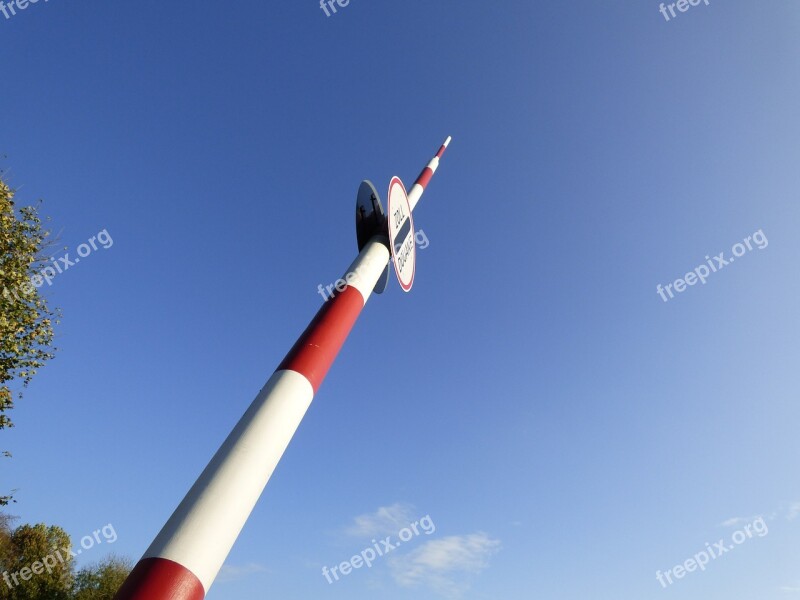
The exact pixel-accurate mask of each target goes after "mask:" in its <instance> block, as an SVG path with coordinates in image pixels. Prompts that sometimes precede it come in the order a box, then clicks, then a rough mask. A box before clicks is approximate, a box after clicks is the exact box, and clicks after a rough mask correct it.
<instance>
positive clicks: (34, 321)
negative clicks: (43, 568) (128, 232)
mask: <svg viewBox="0 0 800 600" xmlns="http://www.w3.org/2000/svg"><path fill="white" fill-rule="evenodd" d="M13 198H14V192H13V190H11V188H9V187H8V186H7V185H6V184H5V182H3V181H2V180H0V429H4V428H5V427H13V425H14V424H13V422H12V421H11V419H10V418H9V416H8V414H7V413H8V411H10V410H11V409H12V408H13V407H14V392H13V391H12V390H11V386H10V385H9V384H10V382H11V381H12V380H18V381H19V382H20V383H21V386H20V387H21V388H24V387H26V386H27V385H28V384H29V383H30V381H31V379H32V378H33V376H34V375H35V374H36V372H37V371H38V369H40V368H41V367H42V366H43V365H44V363H45V362H47V361H48V360H50V359H51V358H53V355H54V352H55V348H54V347H53V345H52V344H53V323H54V320H55V322H56V323H57V322H58V321H57V317H58V316H59V313H58V310H55V311H54V310H51V309H50V307H49V306H48V305H47V301H46V299H45V298H44V297H43V296H42V295H40V294H39V292H38V288H37V287H36V286H35V285H34V284H35V282H36V281H39V282H40V283H39V285H41V278H39V279H37V277H38V274H37V270H38V267H40V266H42V265H44V264H45V263H48V264H49V261H48V259H47V257H46V256H45V255H44V249H45V247H46V244H47V240H48V237H49V235H50V232H49V231H47V230H45V229H44V228H43V227H42V222H41V219H40V218H39V215H38V211H37V207H34V206H27V207H24V208H21V209H19V211H15V209H14V200H13ZM21 397H22V391H21V389H20V390H19V392H18V395H17V398H21ZM2 455H4V456H10V453H9V452H8V451H3V452H2ZM9 500H11V497H10V496H0V506H3V505H6V504H8V502H9Z"/></svg>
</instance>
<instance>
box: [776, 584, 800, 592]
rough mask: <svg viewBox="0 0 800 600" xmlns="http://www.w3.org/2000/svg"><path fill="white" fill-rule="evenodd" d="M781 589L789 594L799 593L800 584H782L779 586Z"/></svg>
mask: <svg viewBox="0 0 800 600" xmlns="http://www.w3.org/2000/svg"><path fill="white" fill-rule="evenodd" d="M781 591H782V592H788V593H790V594H800V586H791V585H784V586H782V587H781Z"/></svg>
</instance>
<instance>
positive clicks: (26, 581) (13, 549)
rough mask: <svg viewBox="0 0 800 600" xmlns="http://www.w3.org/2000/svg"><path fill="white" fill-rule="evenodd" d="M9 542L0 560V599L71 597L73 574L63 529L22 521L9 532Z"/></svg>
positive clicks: (62, 598)
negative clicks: (23, 523) (20, 524)
mask: <svg viewBox="0 0 800 600" xmlns="http://www.w3.org/2000/svg"><path fill="white" fill-rule="evenodd" d="M9 544H10V545H9V547H8V548H6V550H5V552H4V555H5V556H4V557H3V560H2V563H0V573H2V578H3V581H2V582H0V600H45V599H47V600H70V598H71V593H72V587H73V582H74V579H75V578H74V575H73V563H72V555H71V554H70V553H69V548H70V547H71V546H72V542H71V541H70V537H69V534H68V533H67V532H66V531H64V530H63V529H61V527H58V526H55V525H51V526H47V525H45V524H44V523H39V524H37V525H22V526H21V527H17V528H16V529H15V530H13V532H11V535H10V538H9ZM45 561H46V563H47V564H48V565H49V567H48V568H47V569H46V568H45V566H44V564H45ZM15 575H16V579H15V577H14V576H15Z"/></svg>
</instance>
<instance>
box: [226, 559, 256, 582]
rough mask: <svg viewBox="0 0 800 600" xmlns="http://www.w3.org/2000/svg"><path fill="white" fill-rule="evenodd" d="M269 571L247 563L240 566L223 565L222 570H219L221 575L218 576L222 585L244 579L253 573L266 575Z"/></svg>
mask: <svg viewBox="0 0 800 600" xmlns="http://www.w3.org/2000/svg"><path fill="white" fill-rule="evenodd" d="M267 571H268V569H267V567H265V566H264V565H259V564H256V563H247V564H246V565H239V566H235V565H222V568H221V569H220V570H219V575H217V581H218V582H220V583H225V582H226V581H236V580H238V579H244V578H245V577H247V576H248V575H252V574H253V573H265V572H267Z"/></svg>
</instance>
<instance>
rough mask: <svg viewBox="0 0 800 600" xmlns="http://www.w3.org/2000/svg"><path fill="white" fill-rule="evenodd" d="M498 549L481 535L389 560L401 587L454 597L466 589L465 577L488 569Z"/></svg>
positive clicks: (428, 544)
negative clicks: (416, 588) (421, 588)
mask: <svg viewBox="0 0 800 600" xmlns="http://www.w3.org/2000/svg"><path fill="white" fill-rule="evenodd" d="M499 550H500V541H499V540H495V539H492V538H490V537H489V536H488V535H487V534H485V533H483V532H478V533H472V534H469V535H455V536H450V537H446V538H442V539H440V540H431V541H429V542H425V543H424V544H423V545H422V546H420V547H419V548H416V549H414V550H412V551H411V552H409V553H408V554H406V555H403V556H394V557H392V559H391V562H390V566H391V572H392V577H393V578H394V580H395V582H396V583H398V584H399V585H401V586H403V587H416V586H422V587H427V588H430V589H431V590H433V591H435V592H437V593H438V594H440V595H443V596H446V597H449V598H457V597H459V596H461V595H462V594H463V593H464V592H466V591H467V590H468V589H469V581H468V578H469V577H470V576H474V575H477V574H478V573H480V572H481V571H483V570H484V569H485V568H486V567H487V566H489V558H490V557H491V556H492V555H493V554H495V553H497V552H498V551H499Z"/></svg>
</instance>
